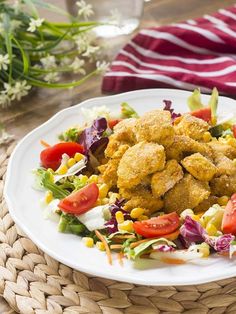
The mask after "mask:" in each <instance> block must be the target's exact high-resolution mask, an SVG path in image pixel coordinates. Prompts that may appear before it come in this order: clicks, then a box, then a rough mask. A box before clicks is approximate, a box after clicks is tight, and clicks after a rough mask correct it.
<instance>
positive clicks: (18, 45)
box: [12, 36, 29, 74]
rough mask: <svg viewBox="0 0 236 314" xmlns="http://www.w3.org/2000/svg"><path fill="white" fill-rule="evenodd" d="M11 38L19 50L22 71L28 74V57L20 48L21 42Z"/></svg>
mask: <svg viewBox="0 0 236 314" xmlns="http://www.w3.org/2000/svg"><path fill="white" fill-rule="evenodd" d="M12 40H13V41H14V42H15V43H16V45H17V47H18V48H19V50H20V53H21V56H22V61H23V73H24V74H28V72H29V58H28V56H27V55H26V53H25V52H24V49H23V48H22V46H21V44H20V43H19V41H18V40H17V39H16V38H15V37H14V36H13V37H12Z"/></svg>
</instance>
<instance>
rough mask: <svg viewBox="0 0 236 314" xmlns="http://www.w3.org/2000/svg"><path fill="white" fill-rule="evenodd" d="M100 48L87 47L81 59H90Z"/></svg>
mask: <svg viewBox="0 0 236 314" xmlns="http://www.w3.org/2000/svg"><path fill="white" fill-rule="evenodd" d="M99 49H100V48H99V47H98V46H91V45H89V46H88V47H87V49H86V51H85V52H84V53H83V54H82V56H83V57H88V58H89V57H91V56H93V55H94V54H95V53H96V52H97V51H98V50H99Z"/></svg>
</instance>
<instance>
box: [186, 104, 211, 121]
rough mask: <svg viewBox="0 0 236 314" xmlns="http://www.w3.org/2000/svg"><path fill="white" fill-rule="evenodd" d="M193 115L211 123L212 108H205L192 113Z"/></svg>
mask: <svg viewBox="0 0 236 314" xmlns="http://www.w3.org/2000/svg"><path fill="white" fill-rule="evenodd" d="M191 115H192V116H194V117H196V118H199V119H202V120H204V121H206V122H210V121H211V108H210V107H205V108H201V109H198V110H195V111H192V112H191Z"/></svg>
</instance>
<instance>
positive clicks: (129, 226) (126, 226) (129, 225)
mask: <svg viewBox="0 0 236 314" xmlns="http://www.w3.org/2000/svg"><path fill="white" fill-rule="evenodd" d="M118 230H120V231H127V232H133V231H134V228H133V221H132V220H125V221H124V222H122V223H118Z"/></svg>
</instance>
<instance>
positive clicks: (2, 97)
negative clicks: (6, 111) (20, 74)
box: [0, 92, 11, 108]
mask: <svg viewBox="0 0 236 314" xmlns="http://www.w3.org/2000/svg"><path fill="white" fill-rule="evenodd" d="M10 104H11V99H10V97H9V96H8V95H7V94H6V93H4V92H1V94H0V106H1V107H2V108H7V107H9V106H10Z"/></svg>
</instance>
